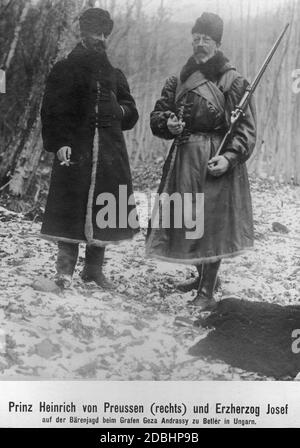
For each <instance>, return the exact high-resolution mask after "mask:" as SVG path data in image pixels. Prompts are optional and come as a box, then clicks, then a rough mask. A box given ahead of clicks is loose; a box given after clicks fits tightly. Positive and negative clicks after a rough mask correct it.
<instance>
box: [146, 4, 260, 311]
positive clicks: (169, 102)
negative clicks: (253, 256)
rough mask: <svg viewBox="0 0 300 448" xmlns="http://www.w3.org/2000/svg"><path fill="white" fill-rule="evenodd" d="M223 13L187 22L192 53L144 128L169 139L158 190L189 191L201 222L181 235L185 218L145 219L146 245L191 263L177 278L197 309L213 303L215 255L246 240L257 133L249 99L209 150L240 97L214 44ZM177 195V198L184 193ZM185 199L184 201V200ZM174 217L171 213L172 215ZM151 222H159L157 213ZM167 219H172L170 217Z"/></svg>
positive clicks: (246, 244)
mask: <svg viewBox="0 0 300 448" xmlns="http://www.w3.org/2000/svg"><path fill="white" fill-rule="evenodd" d="M222 33H223V21H222V19H221V18H220V17H219V16H218V15H216V14H212V13H208V12H205V13H203V14H202V16H201V17H200V18H198V19H197V20H196V23H195V25H194V27H193V29H192V45H193V56H191V57H190V58H189V59H188V61H187V63H186V64H185V65H184V67H183V68H182V70H181V72H180V75H179V76H178V77H177V76H171V77H170V78H169V79H168V80H167V81H166V83H165V86H164V88H163V90H162V94H161V98H160V99H159V100H158V101H157V102H156V104H155V108H154V110H153V112H152V113H151V129H152V132H153V134H154V135H156V136H157V137H160V138H163V139H169V140H172V139H175V140H174V142H173V144H172V147H171V149H170V152H169V155H168V157H167V160H166V162H165V165H164V169H163V176H162V181H161V184H160V187H159V193H160V194H161V193H167V194H169V195H172V194H173V193H175V192H179V193H180V194H181V195H182V196H184V193H188V194H191V195H192V196H191V197H192V200H191V203H190V208H189V207H187V209H189V210H190V221H193V220H194V222H198V223H199V222H201V220H203V231H202V232H200V233H199V234H198V236H196V237H195V235H194V236H193V237H190V236H189V237H188V236H187V235H188V234H187V232H186V230H187V229H186V228H185V227H184V225H183V226H182V227H181V228H178V226H176V225H175V224H174V222H175V221H174V216H175V215H176V214H177V215H178V213H179V211H178V209H176V205H174V207H173V212H172V208H171V209H170V210H171V214H172V213H173V225H170V226H169V228H164V227H163V226H162V225H158V226H153V225H152V224H153V222H154V221H155V219H156V218H157V217H156V216H155V215H156V214H157V213H158V212H159V210H161V208H160V207H156V208H155V209H154V211H153V214H152V219H151V221H150V224H149V229H148V235H147V242H146V252H147V254H148V256H149V257H154V258H157V259H160V260H165V261H170V262H176V263H186V264H192V265H195V266H196V267H197V271H198V276H197V277H196V278H195V280H192V281H189V282H188V283H184V284H181V285H179V288H180V289H181V290H185V291H187V290H191V289H192V288H195V289H197V295H196V296H195V298H194V299H193V300H192V301H190V304H192V305H193V306H197V307H198V309H199V310H200V311H202V310H212V309H214V307H215V306H216V301H215V299H214V297H213V292H214V288H215V284H216V279H217V273H218V269H219V266H220V263H221V260H222V258H225V257H232V256H235V255H238V254H240V253H242V252H243V251H244V250H245V249H248V248H251V247H252V246H253V221H252V206H251V197H250V191H249V182H248V175H247V169H246V164H245V162H246V160H247V159H248V158H249V157H250V155H251V153H252V151H253V149H254V146H255V140H256V118H255V109H254V104H253V101H252V102H251V103H250V106H248V108H247V110H246V112H245V115H244V116H243V118H242V120H241V121H240V122H239V124H238V125H237V127H236V128H235V130H234V133H233V135H232V138H231V140H230V141H229V142H228V144H227V145H226V147H225V149H224V151H223V152H222V154H220V155H219V156H215V154H216V151H217V149H218V147H219V145H220V143H221V141H222V138H223V136H224V134H225V132H226V130H227V129H228V127H229V123H230V114H231V111H232V110H233V109H234V107H235V106H236V105H237V104H238V103H239V101H240V100H241V98H242V96H243V94H244V92H245V89H246V87H247V85H248V83H247V81H246V80H245V79H244V78H243V77H242V76H241V75H240V74H239V73H238V72H237V71H236V69H235V68H234V67H233V66H232V65H231V64H230V63H229V60H228V59H227V58H226V57H225V56H224V55H223V53H222V52H221V51H220V44H221V39H222ZM199 193H200V194H201V193H202V194H203V198H204V204H203V205H204V210H203V209H202V210H201V213H200V214H199V209H198V210H197V207H196V205H197V200H196V196H197V194H199ZM183 202H184V198H183ZM185 205H186V204H185ZM177 217H178V216H177ZM156 222H161V221H159V220H157V219H156ZM171 222H172V220H171Z"/></svg>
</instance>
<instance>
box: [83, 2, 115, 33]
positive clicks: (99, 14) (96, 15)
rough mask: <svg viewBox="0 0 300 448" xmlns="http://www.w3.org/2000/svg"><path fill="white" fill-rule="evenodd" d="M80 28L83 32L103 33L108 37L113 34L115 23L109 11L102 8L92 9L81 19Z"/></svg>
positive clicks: (85, 12)
mask: <svg viewBox="0 0 300 448" xmlns="http://www.w3.org/2000/svg"><path fill="white" fill-rule="evenodd" d="M79 26H80V31H81V32H85V31H89V32H91V33H99V32H103V34H104V35H106V36H108V35H109V34H110V33H111V32H112V29H113V26H114V22H113V20H112V19H111V17H110V15H109V12H108V11H105V10H104V9H101V8H90V9H87V10H86V11H84V13H83V14H82V15H81V16H80V17H79Z"/></svg>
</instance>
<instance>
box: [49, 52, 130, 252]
mask: <svg viewBox="0 0 300 448" xmlns="http://www.w3.org/2000/svg"><path fill="white" fill-rule="evenodd" d="M41 119H42V136H43V143H44V148H45V150H46V151H50V152H53V153H55V154H56V153H57V151H58V150H59V149H60V148H61V147H63V146H70V147H71V149H72V155H71V164H70V166H66V165H62V164H61V163H60V162H59V160H58V159H57V156H55V158H54V162H53V169H52V176H51V182H50V189H49V195H48V200H47V204H46V209H45V215H44V220H43V225H42V230H41V233H42V236H43V237H45V238H49V239H53V240H61V241H67V242H86V243H89V244H94V245H105V244H107V243H109V242H115V241H119V240H124V239H128V238H132V237H133V235H134V234H135V232H136V231H137V229H138V220H137V215H136V213H135V203H134V199H133V197H132V193H133V190H132V180H131V173H130V167H129V162H128V155H127V149H126V146H125V141H124V137H123V132H122V131H124V130H128V129H131V128H133V126H134V125H135V123H136V122H137V120H138V112H137V109H136V106H135V102H134V99H133V98H132V96H131V94H130V90H129V86H128V83H127V80H126V78H125V76H124V74H123V73H122V72H121V70H119V69H116V68H114V67H112V66H111V64H110V62H109V60H108V58H107V56H106V53H103V54H98V53H95V52H91V51H89V50H87V49H86V48H85V47H84V46H83V45H82V44H78V45H77V46H76V48H75V49H74V50H73V51H72V52H71V53H70V54H69V56H68V57H67V58H66V59H64V60H62V61H59V62H58V63H56V64H55V65H54V67H53V69H52V71H51V73H50V75H49V77H48V80H47V84H46V90H45V94H44V98H43V104H42V110H41ZM120 186H122V188H123V190H122V193H121V199H120V195H119V189H120ZM101 193H108V194H111V195H113V197H114V198H115V203H114V201H113V200H112V201H110V202H109V203H108V202H105V201H104V200H103V197H104V198H105V196H102V199H101V200H99V197H101ZM99 195H100V196H99ZM128 200H129V205H128V204H127V203H126V202H127V201H128ZM120 201H121V202H122V203H121V204H120ZM114 205H115V207H114ZM127 205H128V206H127ZM108 206H109V207H110V210H109V213H110V216H108V214H107V213H103V214H102V215H101V217H102V219H101V220H100V219H99V211H100V210H101V209H102V211H103V212H105V210H106V212H108ZM120 206H122V213H123V214H122V218H120V221H122V222H121V224H120V222H119V217H120V214H119V207H120ZM105 207H106V209H105ZM113 208H115V210H113ZM124 210H125V211H124ZM114 213H115V216H114ZM124 213H125V214H126V217H125V218H126V219H127V217H128V216H129V214H130V213H131V223H133V224H132V225H131V226H130V225H128V222H125V221H126V219H125V218H124ZM124 219H125V221H124ZM105 221H107V222H108V223H107V226H106V225H105Z"/></svg>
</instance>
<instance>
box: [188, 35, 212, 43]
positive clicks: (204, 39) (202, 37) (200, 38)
mask: <svg viewBox="0 0 300 448" xmlns="http://www.w3.org/2000/svg"><path fill="white" fill-rule="evenodd" d="M200 42H203V44H205V45H207V44H210V43H211V42H213V39H212V38H211V37H209V36H206V35H201V34H200V35H197V36H195V37H193V44H196V45H198V44H200Z"/></svg>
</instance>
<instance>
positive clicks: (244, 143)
mask: <svg viewBox="0 0 300 448" xmlns="http://www.w3.org/2000/svg"><path fill="white" fill-rule="evenodd" d="M247 86H248V81H246V80H245V79H244V78H243V77H242V76H241V75H238V77H237V78H236V79H235V80H234V81H233V83H232V85H231V87H230V89H229V91H228V92H227V96H226V109H227V112H228V115H229V116H230V114H231V111H232V110H233V109H234V108H235V106H236V105H237V104H238V103H239V101H240V100H241V99H242V96H243V94H244V92H245V90H246V87H247ZM255 143H256V110H255V103H254V99H253V97H252V98H251V100H250V103H249V105H248V107H247V108H246V110H245V115H244V116H243V117H242V118H241V120H240V121H239V122H238V124H237V125H236V127H235V129H234V131H233V136H232V138H231V140H230V141H229V143H228V145H227V146H226V151H225V152H224V153H223V156H224V157H226V159H227V160H228V161H229V164H230V166H231V167H232V168H233V167H234V166H235V165H237V164H238V163H244V162H246V160H248V159H249V157H250V156H251V154H252V152H253V150H254V147H255Z"/></svg>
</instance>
